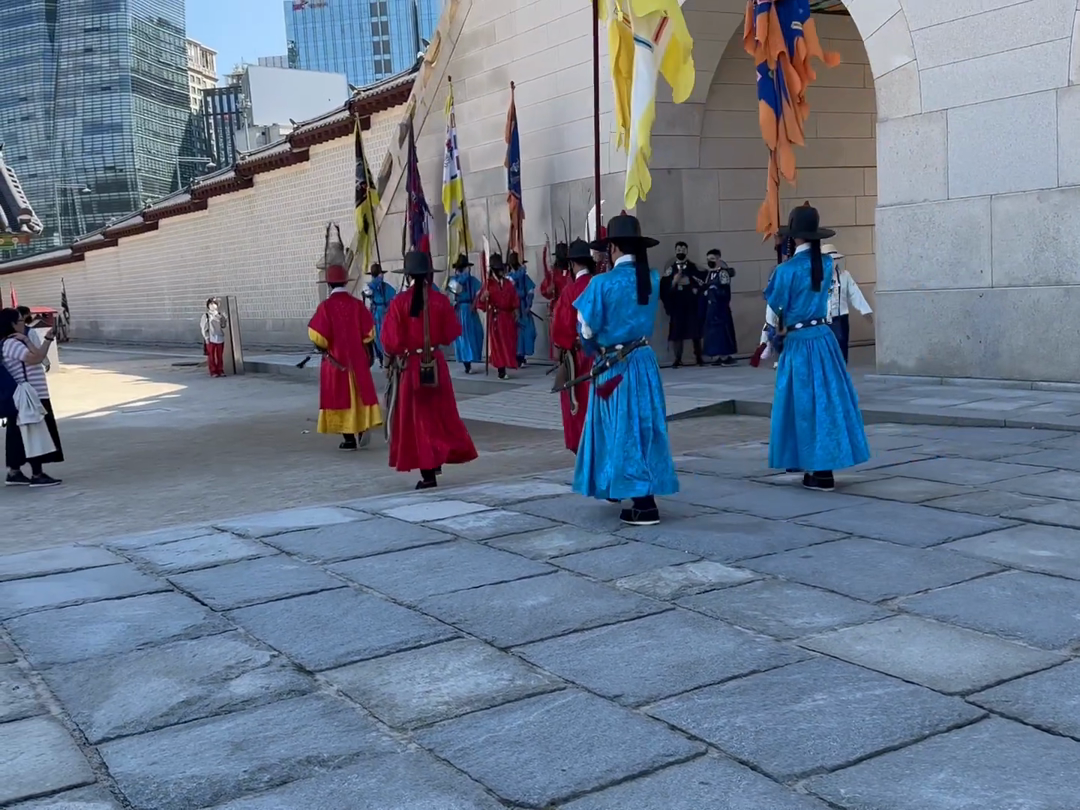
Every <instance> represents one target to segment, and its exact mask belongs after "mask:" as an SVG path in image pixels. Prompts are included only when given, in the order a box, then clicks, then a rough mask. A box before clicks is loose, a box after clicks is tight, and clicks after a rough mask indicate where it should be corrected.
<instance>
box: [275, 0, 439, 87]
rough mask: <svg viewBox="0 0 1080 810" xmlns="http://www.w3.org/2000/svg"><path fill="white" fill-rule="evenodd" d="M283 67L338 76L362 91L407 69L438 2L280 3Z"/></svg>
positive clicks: (436, 18) (343, 0)
mask: <svg viewBox="0 0 1080 810" xmlns="http://www.w3.org/2000/svg"><path fill="white" fill-rule="evenodd" d="M284 5H285V31H286V36H287V37H288V41H289V43H288V44H289V66H290V67H294V68H301V69H303V70H321V71H327V72H330V73H344V74H345V76H346V77H347V78H348V80H349V84H351V85H353V86H355V87H364V86H366V85H369V84H372V83H373V82H375V81H377V80H379V79H383V78H386V77H387V76H392V75H394V74H396V73H400V72H401V71H403V70H407V69H408V68H409V67H411V66H412V65H413V63H414V62H415V61H416V55H417V53H418V52H419V51H420V50H421V49H422V45H421V40H430V39H431V35H432V32H433V31H434V30H435V27H436V25H438V23H439V14H440V13H441V12H442V0H284Z"/></svg>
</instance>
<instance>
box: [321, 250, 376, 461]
mask: <svg viewBox="0 0 1080 810" xmlns="http://www.w3.org/2000/svg"><path fill="white" fill-rule="evenodd" d="M328 252H329V253H330V255H331V258H330V260H329V261H327V263H326V286H327V287H329V289H330V293H329V295H327V297H326V300H325V301H323V302H322V303H321V304H319V307H318V309H316V310H315V314H314V315H313V316H312V318H311V322H310V323H308V337H309V338H310V339H311V342H312V343H314V344H315V347H316V348H317V349H319V351H320V352H322V355H323V361H322V365H321V368H320V369H319V423H318V431H319V433H338V434H340V435H341V436H342V437H343V439H344V440H343V441H342V442H341V444H340V445H338V447H339V449H341V450H356V449H358V448H360V447H366V446H367V445H368V443H369V442H370V441H371V434H370V433H369V432H368V431H370V430H371V429H372V428H373V427H377V426H378V425H381V424H382V412H381V411H380V410H379V395H378V392H377V391H376V389H375V380H374V379H372V376H371V366H372V365H374V363H375V317H374V316H373V315H372V314H371V312H370V311H369V310H368V308H367V307H366V306H364V302H363V301H361V300H360V299H359V298H356V297H354V296H353V295H351V294H350V293H349V291H348V290H347V289H345V285H346V284H347V283H348V281H349V272H348V271H347V270H346V269H345V262H344V255H343V254H338V253H337V251H333V250H331V251H328Z"/></svg>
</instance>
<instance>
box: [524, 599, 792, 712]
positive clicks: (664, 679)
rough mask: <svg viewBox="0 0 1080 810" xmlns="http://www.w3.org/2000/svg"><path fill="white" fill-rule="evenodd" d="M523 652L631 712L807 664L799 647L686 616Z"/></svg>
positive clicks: (576, 636)
mask: <svg viewBox="0 0 1080 810" xmlns="http://www.w3.org/2000/svg"><path fill="white" fill-rule="evenodd" d="M515 652H516V653H517V654H519V655H521V656H523V657H524V658H526V659H527V660H529V661H532V662H533V663H534V664H536V665H537V666H538V667H542V668H543V669H546V670H547V671H549V672H554V673H555V674H556V675H559V676H560V677H563V678H566V679H567V680H569V681H573V682H574V683H576V684H579V685H581V686H584V687H585V688H586V689H588V690H589V691H591V692H595V693H596V694H599V695H601V696H602V697H607V698H610V699H612V700H615V701H617V702H619V703H622V704H624V705H627V706H638V705H641V704H643V703H650V702H653V701H656V700H660V699H661V698H665V697H670V696H671V695H677V694H679V693H681V692H688V691H690V690H691V689H697V688H699V687H701V686H707V685H709V684H714V683H720V682H721V681H726V680H730V679H732V678H736V677H739V676H740V675H747V674H749V673H751V672H761V671H764V670H767V669H772V668H774V667H778V666H783V665H785V664H791V663H794V662H795V661H801V660H803V659H804V658H806V655H805V654H804V653H802V652H801V651H799V650H797V649H796V648H794V647H789V646H787V645H783V644H779V643H777V642H775V641H773V640H772V639H767V638H764V637H762V636H758V635H756V634H753V633H748V632H746V631H744V630H739V629H736V628H734V627H730V626H728V625H726V624H724V623H723V622H719V621H716V620H715V619H710V618H708V617H706V616H701V615H698V614H696V613H690V612H689V611H684V610H673V611H670V612H668V613H660V614H658V615H655V616H646V617H644V618H641V619H636V620H635V621H631V622H623V623H622V624H614V625H608V626H607V627H600V628H596V629H594V630H585V631H583V632H581V633H573V634H571V635H568V636H562V637H561V638H556V639H550V640H548V641H541V642H539V643H537V644H529V645H527V646H525V647H519V648H518V649H517V650H515Z"/></svg>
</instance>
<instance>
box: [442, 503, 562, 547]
mask: <svg viewBox="0 0 1080 810" xmlns="http://www.w3.org/2000/svg"><path fill="white" fill-rule="evenodd" d="M428 525H430V526H431V528H433V529H438V530H439V531H442V532H447V533H449V534H454V535H457V536H458V537H464V538H465V539H466V540H490V539H492V538H493V537H504V536H506V535H510V534H523V533H524V532H534V531H539V530H540V529H550V528H551V527H553V526H556V525H558V524H556V523H553V522H552V521H550V520H546V519H545V518H541V517H536V515H526V514H523V513H521V512H511V511H509V510H506V509H488V510H487V511H484V512H472V513H470V514H468V515H459V516H457V517H452V518H446V519H445V520H436V521H435V522H434V523H430V524H428Z"/></svg>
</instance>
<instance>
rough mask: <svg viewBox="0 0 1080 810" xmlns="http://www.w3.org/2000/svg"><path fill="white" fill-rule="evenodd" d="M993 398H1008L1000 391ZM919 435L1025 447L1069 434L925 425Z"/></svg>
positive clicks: (1054, 431)
mask: <svg viewBox="0 0 1080 810" xmlns="http://www.w3.org/2000/svg"><path fill="white" fill-rule="evenodd" d="M994 396H995V397H1002V398H1010V395H1009V394H1008V393H1006V392H1005V391H1001V390H998V391H995V392H994ZM1015 396H1016V398H1017V399H1024V398H1025V397H1028V396H1030V394H1025V393H1023V392H1019V393H1017V394H1016V395H1015ZM919 433H920V434H921V435H923V436H926V437H927V438H929V439H938V440H941V441H950V442H961V443H964V444H975V445H979V444H983V443H994V444H1017V445H1027V444H1033V443H1035V442H1042V441H1048V440H1050V439H1060V438H1062V437H1065V436H1068V435H1069V433H1067V432H1065V431H1061V430H1041V429H1031V428H1001V427H994V428H987V427H950V426H947V425H941V426H937V427H933V426H930V425H927V426H925V427H921V428H920V429H919Z"/></svg>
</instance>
